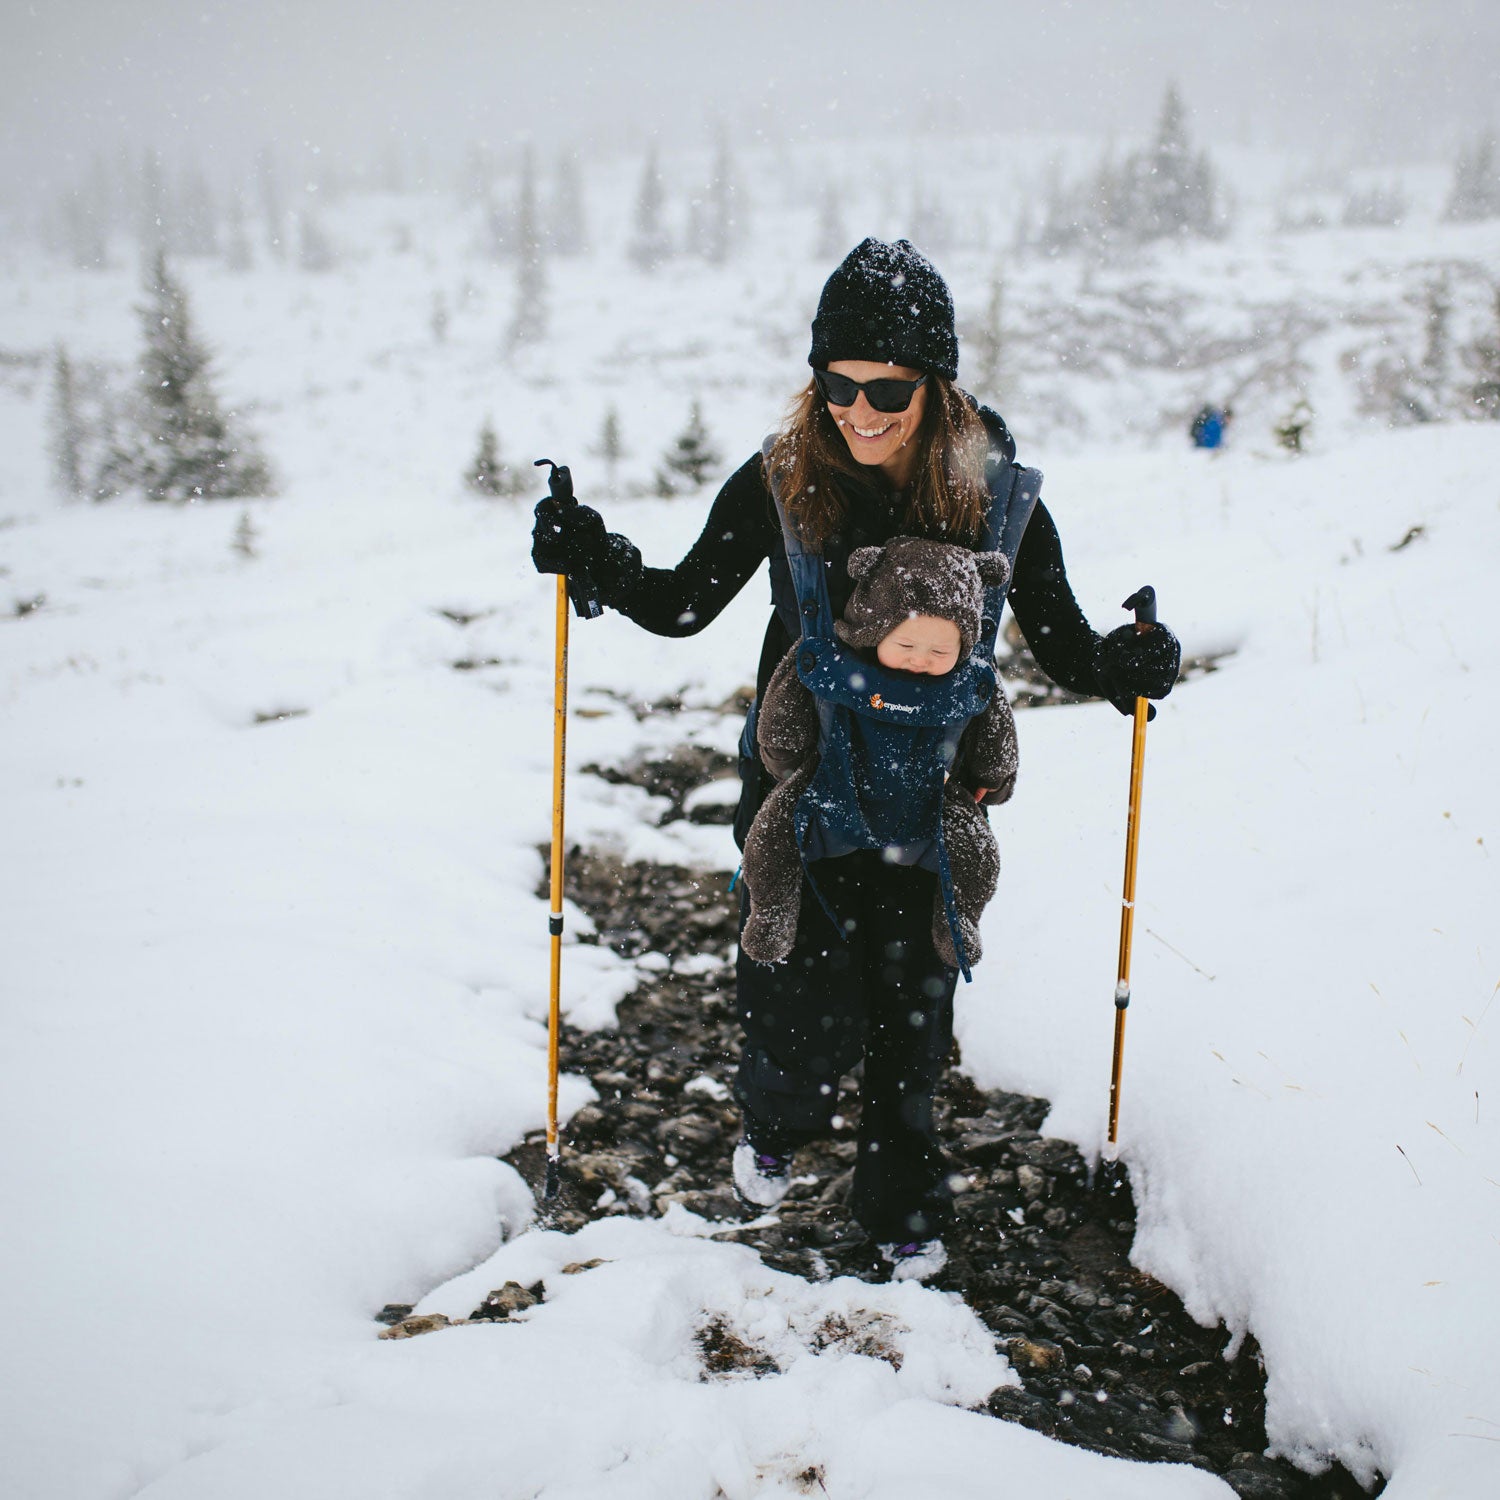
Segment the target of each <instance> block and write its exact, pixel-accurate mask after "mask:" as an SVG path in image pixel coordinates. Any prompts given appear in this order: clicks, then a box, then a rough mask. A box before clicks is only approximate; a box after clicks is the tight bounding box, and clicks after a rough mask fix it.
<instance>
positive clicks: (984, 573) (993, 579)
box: [970, 552, 1010, 589]
mask: <svg viewBox="0 0 1500 1500" xmlns="http://www.w3.org/2000/svg"><path fill="white" fill-rule="evenodd" d="M970 556H971V557H973V559H974V567H975V570H976V571H977V572H978V574H979V581H980V582H981V583H982V584H983V585H984V586H985V587H986V588H987V589H994V588H1001V589H1003V588H1004V587H1005V585H1006V584H1008V583H1009V582H1010V559H1009V558H1008V557H1006V555H1005V554H1004V553H1003V552H974V553H971V554H970Z"/></svg>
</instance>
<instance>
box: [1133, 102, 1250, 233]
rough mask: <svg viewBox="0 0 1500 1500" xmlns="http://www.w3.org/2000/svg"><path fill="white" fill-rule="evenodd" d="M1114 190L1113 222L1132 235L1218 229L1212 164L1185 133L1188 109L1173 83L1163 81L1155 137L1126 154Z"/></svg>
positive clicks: (1220, 215) (1217, 196)
mask: <svg viewBox="0 0 1500 1500" xmlns="http://www.w3.org/2000/svg"><path fill="white" fill-rule="evenodd" d="M1116 191H1117V193H1118V200H1117V201H1118V203H1119V210H1118V214H1117V215H1116V219H1117V222H1118V223H1119V225H1120V226H1121V227H1122V228H1123V229H1125V230H1126V231H1127V232H1128V233H1129V235H1130V237H1131V238H1133V239H1136V240H1140V241H1149V240H1156V239H1167V238H1170V237H1174V236H1178V235H1206V236H1212V235H1216V234H1218V233H1220V232H1221V230H1222V228H1223V210H1222V208H1221V205H1220V194H1219V189H1218V185H1217V182H1216V178H1215V174H1214V170H1213V167H1212V165H1211V164H1210V162H1209V159H1208V156H1207V154H1206V153H1205V152H1200V151H1194V150H1193V147H1192V143H1191V142H1190V141H1189V139H1188V133H1187V111H1186V109H1185V107H1184V106H1183V102H1182V96H1181V95H1180V94H1179V93H1178V92H1177V87H1176V85H1175V84H1169V85H1168V86H1167V92H1166V95H1165V97H1164V98H1163V100H1162V107H1161V114H1160V116H1159V117H1158V119H1157V125H1156V135H1155V138H1154V139H1153V140H1152V142H1151V144H1150V145H1149V146H1148V147H1147V148H1146V149H1145V150H1144V151H1137V152H1133V153H1132V154H1131V155H1130V157H1129V158H1127V160H1126V162H1125V164H1124V167H1123V168H1122V171H1121V174H1120V179H1119V182H1118V185H1117V188H1116Z"/></svg>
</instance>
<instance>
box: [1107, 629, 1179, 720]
mask: <svg viewBox="0 0 1500 1500" xmlns="http://www.w3.org/2000/svg"><path fill="white" fill-rule="evenodd" d="M1098 665H1099V678H1100V682H1101V684H1102V685H1103V688H1104V694H1103V695H1104V697H1106V698H1108V699H1109V701H1110V702H1111V703H1113V704H1114V706H1115V707H1116V708H1117V709H1119V710H1120V712H1121V713H1122V714H1132V713H1134V712H1135V700H1136V699H1137V698H1165V697H1166V696H1167V694H1168V693H1170V692H1171V691H1172V684H1173V683H1174V682H1176V681H1177V673H1178V670H1179V669H1180V667H1181V666H1182V643H1181V642H1180V641H1179V640H1178V639H1177V637H1176V636H1175V635H1173V634H1172V632H1171V631H1170V630H1168V629H1167V627H1166V626H1165V625H1161V624H1156V625H1153V626H1152V627H1151V628H1150V629H1149V630H1138V629H1137V628H1136V627H1135V626H1134V625H1122V626H1120V628H1119V629H1118V630H1111V631H1110V633H1109V634H1108V635H1107V636H1105V637H1104V639H1103V640H1102V641H1100V642H1099V656H1098ZM1155 716H1156V710H1155V709H1153V710H1152V711H1151V717H1153V718H1154V717H1155Z"/></svg>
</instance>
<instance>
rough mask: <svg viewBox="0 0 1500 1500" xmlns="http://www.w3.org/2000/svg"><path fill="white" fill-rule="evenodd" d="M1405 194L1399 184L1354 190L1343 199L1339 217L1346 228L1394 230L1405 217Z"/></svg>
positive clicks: (1406, 205) (1406, 206)
mask: <svg viewBox="0 0 1500 1500" xmlns="http://www.w3.org/2000/svg"><path fill="white" fill-rule="evenodd" d="M1407 208H1408V204H1407V200H1406V194H1405V193H1403V192H1402V191H1401V188H1400V186H1399V184H1397V183H1394V182H1393V183H1390V184H1389V185H1388V186H1386V187H1367V188H1355V189H1354V190H1353V191H1351V192H1350V193H1349V195H1348V197H1346V198H1345V199H1344V210H1343V213H1342V215H1341V216H1340V217H1341V219H1342V221H1343V223H1344V225H1345V227H1347V228H1380V229H1389V228H1394V227H1395V226H1396V225H1397V224H1399V223H1401V221H1402V220H1403V219H1404V218H1405V217H1406V212H1407Z"/></svg>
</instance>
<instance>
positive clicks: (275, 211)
mask: <svg viewBox="0 0 1500 1500" xmlns="http://www.w3.org/2000/svg"><path fill="white" fill-rule="evenodd" d="M255 180H256V186H257V188H258V189H259V192H260V212H261V217H262V218H263V219H264V220H265V230H266V248H267V249H268V250H269V251H270V252H271V254H272V255H273V256H274V257H275V258H276V259H277V260H285V259H286V210H285V209H284V208H283V207H282V202H281V186H280V183H279V181H278V178H277V175H276V157H275V155H274V153H273V152H272V150H271V148H270V147H269V146H262V147H261V149H260V151H259V152H258V153H257V154H256V163H255Z"/></svg>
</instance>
